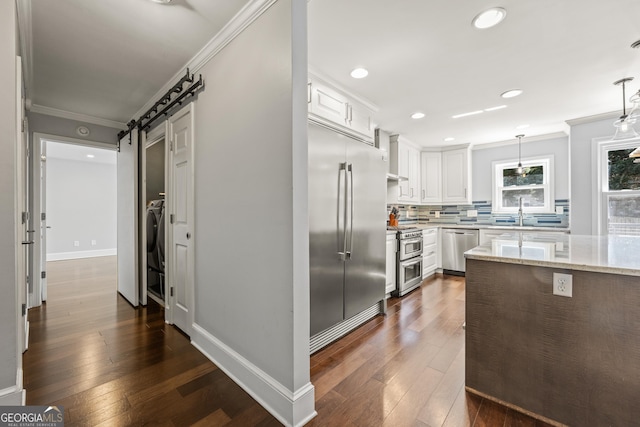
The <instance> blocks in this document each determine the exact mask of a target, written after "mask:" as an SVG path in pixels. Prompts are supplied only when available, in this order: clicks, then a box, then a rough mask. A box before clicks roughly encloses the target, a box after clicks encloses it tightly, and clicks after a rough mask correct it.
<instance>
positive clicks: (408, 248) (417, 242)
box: [394, 227, 422, 297]
mask: <svg viewBox="0 0 640 427" xmlns="http://www.w3.org/2000/svg"><path fill="white" fill-rule="evenodd" d="M398 244H399V250H398V266H397V267H398V268H397V269H396V270H397V272H398V273H397V274H398V280H397V283H398V285H397V289H396V292H395V293H394V295H396V296H399V297H401V296H403V295H405V294H406V293H407V292H410V291H412V290H413V289H415V288H417V287H418V286H420V283H421V282H422V230H419V229H418V228H416V227H412V228H406V229H402V230H398Z"/></svg>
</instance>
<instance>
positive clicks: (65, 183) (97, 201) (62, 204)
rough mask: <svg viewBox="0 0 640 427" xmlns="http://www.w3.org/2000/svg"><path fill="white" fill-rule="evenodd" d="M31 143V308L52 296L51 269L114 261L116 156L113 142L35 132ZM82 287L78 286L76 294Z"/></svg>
mask: <svg viewBox="0 0 640 427" xmlns="http://www.w3.org/2000/svg"><path fill="white" fill-rule="evenodd" d="M33 141H34V144H33V148H34V154H35V155H34V156H33V161H34V164H33V170H34V172H35V177H34V178H35V179H34V180H33V183H34V192H33V193H34V195H33V206H34V210H33V211H34V215H33V223H32V229H33V230H34V231H35V233H36V234H37V237H38V238H36V239H35V245H34V253H33V262H32V266H31V271H32V277H34V281H33V286H32V288H31V289H30V290H29V300H30V304H29V306H30V307H37V306H39V305H41V304H42V303H43V302H45V301H47V299H48V298H49V292H48V280H47V279H48V277H47V276H48V272H49V271H57V270H60V269H61V268H62V270H69V269H71V271H67V273H68V274H74V273H73V270H74V269H75V270H76V271H81V270H85V271H86V270H87V268H92V265H94V264H96V265H98V264H104V263H105V262H106V263H107V264H113V265H115V263H116V257H117V241H116V236H117V211H116V206H117V185H116V177H117V175H116V172H117V157H116V151H115V146H112V145H109V144H103V143H96V142H87V141H83V140H75V139H71V138H64V137H56V136H53V135H42V134H34V138H33ZM109 257H110V258H111V261H110V262H109V260H108V259H105V258H109ZM76 260H82V262H79V261H78V262H74V261H76ZM92 260H93V261H92ZM52 263H57V265H56V266H55V267H54V268H52V267H53V264H52ZM65 266H66V267H65ZM98 270H99V269H96V274H99V273H97V271H98ZM83 289H84V288H83V287H82V286H78V292H82V291H83ZM113 290H114V291H116V287H114V289H113Z"/></svg>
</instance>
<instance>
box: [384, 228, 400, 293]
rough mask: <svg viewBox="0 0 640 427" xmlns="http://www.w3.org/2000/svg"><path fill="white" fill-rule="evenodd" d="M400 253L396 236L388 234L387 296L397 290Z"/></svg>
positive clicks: (385, 290)
mask: <svg viewBox="0 0 640 427" xmlns="http://www.w3.org/2000/svg"><path fill="white" fill-rule="evenodd" d="M397 253H398V239H397V238H396V235H395V234H387V282H386V286H385V289H384V292H385V294H389V293H390V292H393V291H395V290H396V258H397Z"/></svg>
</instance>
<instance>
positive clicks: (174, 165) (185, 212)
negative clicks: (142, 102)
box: [168, 103, 194, 335]
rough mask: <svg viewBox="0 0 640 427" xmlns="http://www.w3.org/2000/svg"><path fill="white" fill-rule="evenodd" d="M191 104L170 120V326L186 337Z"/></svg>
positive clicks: (189, 319) (190, 225)
mask: <svg viewBox="0 0 640 427" xmlns="http://www.w3.org/2000/svg"><path fill="white" fill-rule="evenodd" d="M193 108H194V107H193V103H191V104H189V105H188V106H186V107H185V108H183V109H182V110H180V111H179V112H178V113H176V114H175V115H174V116H173V117H171V118H170V119H169V126H170V136H171V141H170V143H171V150H172V151H171V163H170V165H171V171H170V172H171V178H170V182H171V184H170V192H169V195H170V200H171V201H170V213H171V215H170V222H171V226H170V227H171V238H170V244H171V251H170V252H171V259H170V260H169V262H170V263H171V264H170V268H169V269H168V271H169V273H170V274H171V281H170V283H169V284H168V286H169V294H170V301H171V312H172V320H173V324H174V325H176V326H177V327H178V328H180V329H181V330H182V331H183V332H185V333H186V334H187V335H190V334H191V324H192V323H193V320H192V319H193V265H194V264H193V239H194V236H193V234H194V233H193V222H194V216H193V141H194V138H193Z"/></svg>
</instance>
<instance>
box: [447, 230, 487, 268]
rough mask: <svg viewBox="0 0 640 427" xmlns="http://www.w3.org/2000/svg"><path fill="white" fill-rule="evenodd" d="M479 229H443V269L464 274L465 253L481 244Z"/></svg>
mask: <svg viewBox="0 0 640 427" xmlns="http://www.w3.org/2000/svg"><path fill="white" fill-rule="evenodd" d="M478 234H479V233H478V230H475V229H474V230H467V229H456V228H443V229H442V270H443V272H445V273H449V274H456V275H460V276H464V272H465V259H464V253H465V252H466V251H468V250H469V249H473V248H475V247H476V246H478V245H479V238H478Z"/></svg>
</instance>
